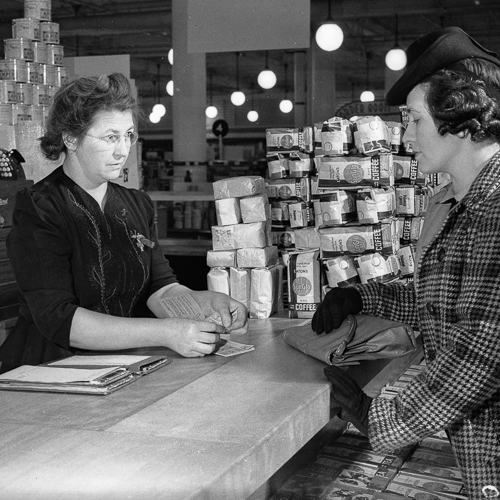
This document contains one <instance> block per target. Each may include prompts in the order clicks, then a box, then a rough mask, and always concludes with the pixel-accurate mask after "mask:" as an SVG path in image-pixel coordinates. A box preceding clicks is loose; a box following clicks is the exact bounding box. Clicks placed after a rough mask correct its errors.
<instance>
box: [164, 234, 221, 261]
mask: <svg viewBox="0 0 500 500" xmlns="http://www.w3.org/2000/svg"><path fill="white" fill-rule="evenodd" d="M159 241H160V245H161V248H162V250H163V253H164V254H165V255H182V256H190V257H191V256H198V257H200V256H206V255H207V252H208V250H212V240H211V239H209V240H195V239H188V238H167V239H160V240H159Z"/></svg>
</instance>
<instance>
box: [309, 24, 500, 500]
mask: <svg viewBox="0 0 500 500" xmlns="http://www.w3.org/2000/svg"><path fill="white" fill-rule="evenodd" d="M407 56H408V68H407V70H406V72H405V73H404V74H403V76H402V77H401V78H400V79H399V80H398V81H397V82H396V83H395V85H394V86H393V87H392V89H391V90H390V91H389V92H388V94H387V102H388V103H389V104H390V105H401V104H405V103H406V106H407V110H408V115H409V124H408V128H407V130H406V133H405V136H404V141H405V142H408V143H411V145H412V148H413V150H414V152H415V155H416V159H417V161H418V165H419V169H420V170H421V171H422V172H423V173H426V174H432V173H437V172H445V173H447V174H448V175H449V176H450V178H451V182H450V183H449V185H448V186H447V187H446V188H444V189H443V190H441V191H440V192H439V193H438V194H437V195H435V196H434V197H433V199H432V200H431V203H430V206H429V210H428V211H427V215H426V219H425V226H424V228H423V231H422V235H421V237H420V238H419V244H418V248H417V254H416V261H417V265H416V272H415V279H414V286H401V285H400V284H396V283H391V284H380V283H369V284H367V285H357V286H355V287H352V288H337V289H333V290H331V291H330V292H329V293H328V294H327V296H326V297H325V300H324V301H323V303H322V304H321V306H320V307H319V308H318V311H317V312H316V314H315V316H314V318H313V322H312V325H313V329H314V331H316V333H318V334H319V333H322V332H324V331H325V332H330V331H331V330H332V329H334V328H338V327H339V326H340V324H341V323H342V321H343V319H344V318H345V317H346V316H347V314H356V313H365V314H371V315H376V316H381V317H385V318H389V319H393V320H398V321H401V322H405V323H407V324H410V325H412V326H413V327H414V328H416V329H418V330H420V332H421V335H422V339H423V345H424V355H425V361H426V365H427V367H426V370H425V371H424V372H423V373H422V374H421V375H420V376H419V377H417V378H416V379H415V380H414V381H413V382H412V383H411V384H410V385H409V386H408V387H407V388H406V389H405V390H403V391H402V392H400V393H399V394H398V396H397V397H396V398H395V399H393V400H388V399H383V398H375V399H373V400H372V399H371V398H369V397H368V396H367V395H366V394H364V393H363V391H362V390H361V389H360V388H359V386H358V385H357V384H356V382H355V381H354V380H352V378H350V377H349V376H348V375H347V374H346V373H345V372H344V371H343V370H341V369H340V368H337V367H327V368H326V369H325V374H326V375H327V377H328V379H329V380H330V381H331V382H332V398H333V404H334V405H337V406H338V407H341V408H342V410H341V413H340V416H341V417H342V418H343V419H345V420H348V421H351V422H353V423H354V424H355V425H357V427H358V428H361V429H362V430H364V431H365V432H366V433H367V435H368V436H369V438H370V441H371V444H372V446H373V447H374V449H375V450H376V451H380V452H390V451H391V450H394V449H395V448H399V447H402V446H405V445H409V444H414V443H417V442H419V441H420V440H422V439H423V438H425V437H427V436H430V435H432V434H434V433H436V432H437V431H438V430H442V429H445V430H446V431H447V433H448V436H449V438H450V440H451V443H452V446H453V450H454V453H455V455H456V458H457V462H458V465H459V467H460V470H461V472H462V475H463V479H464V484H465V486H466V488H467V491H468V496H469V498H472V499H480V498H494V497H500V60H499V59H497V58H496V57H495V56H496V54H494V53H493V52H490V51H488V50H486V49H484V48H483V47H481V46H480V45H479V44H478V43H477V42H476V41H475V40H473V39H472V38H470V37H469V36H468V35H467V34H466V33H464V32H463V31H462V30H461V29H459V28H454V27H451V28H444V29H441V30H438V31H436V32H433V33H430V34H428V35H426V36H423V37H422V38H420V39H419V40H417V41H416V42H414V43H413V44H412V45H410V47H409V48H408V50H407Z"/></svg>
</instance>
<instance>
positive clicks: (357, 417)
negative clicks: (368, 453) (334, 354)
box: [325, 366, 372, 435]
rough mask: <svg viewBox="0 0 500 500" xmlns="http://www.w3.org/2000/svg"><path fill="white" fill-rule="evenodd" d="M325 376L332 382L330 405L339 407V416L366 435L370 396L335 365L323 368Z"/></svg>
mask: <svg viewBox="0 0 500 500" xmlns="http://www.w3.org/2000/svg"><path fill="white" fill-rule="evenodd" d="M325 375H326V378H327V379H328V380H329V381H330V382H331V383H332V395H331V398H332V406H334V407H339V408H340V409H341V410H340V413H339V417H340V418H341V419H342V420H345V421H346V422H351V423H352V424H354V425H355V426H356V428H357V429H358V430H359V431H360V432H362V433H363V434H365V435H368V410H369V409H370V404H371V402H372V398H371V397H370V396H367V395H366V394H365V393H364V392H363V391H362V390H361V388H360V387H359V385H358V384H357V382H356V381H355V380H354V379H353V378H352V377H351V376H349V375H348V374H347V373H346V372H345V371H344V370H342V369H341V368H339V367H337V366H328V367H326V368H325Z"/></svg>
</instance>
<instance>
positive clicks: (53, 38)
mask: <svg viewBox="0 0 500 500" xmlns="http://www.w3.org/2000/svg"><path fill="white" fill-rule="evenodd" d="M40 39H41V41H42V42H45V43H55V44H58V43H59V23H53V22H52V21H41V22H40Z"/></svg>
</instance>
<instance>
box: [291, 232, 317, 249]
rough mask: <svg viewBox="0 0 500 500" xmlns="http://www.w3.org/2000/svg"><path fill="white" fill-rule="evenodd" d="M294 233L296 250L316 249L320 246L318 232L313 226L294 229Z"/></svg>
mask: <svg viewBox="0 0 500 500" xmlns="http://www.w3.org/2000/svg"><path fill="white" fill-rule="evenodd" d="M294 233H295V247H296V248H297V250H308V249H315V248H316V249H317V248H319V247H320V239H319V233H318V230H317V229H316V228H315V227H303V228H300V229H295V230H294Z"/></svg>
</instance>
